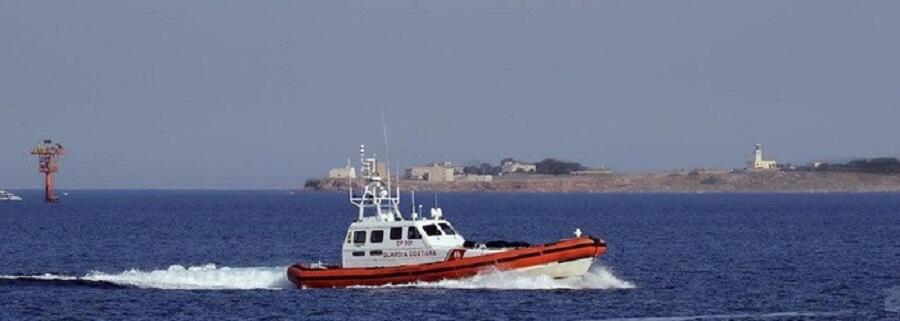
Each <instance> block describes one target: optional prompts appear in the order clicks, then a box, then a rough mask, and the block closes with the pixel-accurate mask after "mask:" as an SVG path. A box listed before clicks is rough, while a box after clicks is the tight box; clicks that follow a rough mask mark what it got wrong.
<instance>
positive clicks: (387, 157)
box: [376, 109, 391, 191]
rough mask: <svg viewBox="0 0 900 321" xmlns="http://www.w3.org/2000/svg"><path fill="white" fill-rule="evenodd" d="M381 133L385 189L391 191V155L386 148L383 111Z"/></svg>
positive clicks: (386, 140)
mask: <svg viewBox="0 0 900 321" xmlns="http://www.w3.org/2000/svg"><path fill="white" fill-rule="evenodd" d="M381 132H382V133H383V134H384V163H385V164H386V165H387V166H385V167H386V168H385V170H387V171H388V172H387V173H385V174H386V175H387V189H388V191H390V190H391V173H390V172H391V156H390V155H391V154H390V152H389V150H390V148H389V147H388V136H387V123H386V121H385V116H384V109H382V110H381ZM376 166H377V164H376Z"/></svg>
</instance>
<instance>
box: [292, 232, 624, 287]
mask: <svg viewBox="0 0 900 321" xmlns="http://www.w3.org/2000/svg"><path fill="white" fill-rule="evenodd" d="M604 253H606V243H605V242H603V241H602V240H600V239H596V238H591V237H586V236H585V237H578V238H573V239H565V240H560V241H558V242H555V243H549V244H541V245H535V246H530V247H526V248H521V249H515V250H509V251H503V252H499V253H492V254H486V255H481V256H475V257H464V258H454V257H453V255H451V256H450V257H449V258H448V259H447V260H445V261H441V262H434V263H426V264H416V265H403V266H392V267H373V268H341V267H327V268H312V267H308V266H305V265H303V264H300V263H297V264H294V265H293V266H291V267H290V268H288V271H287V276H288V279H290V280H291V282H292V283H294V284H295V285H296V286H297V287H304V288H339V287H348V286H359V285H365V286H375V285H384V284H403V283H414V282H419V281H423V282H433V281H440V280H444V279H459V278H466V277H471V276H474V275H476V274H478V273H480V272H483V271H487V270H491V269H496V270H500V271H508V270H517V269H523V268H528V267H537V266H542V265H546V264H552V263H555V262H558V263H563V262H569V261H574V260H579V259H585V258H594V257H599V256H601V255H603V254H604Z"/></svg>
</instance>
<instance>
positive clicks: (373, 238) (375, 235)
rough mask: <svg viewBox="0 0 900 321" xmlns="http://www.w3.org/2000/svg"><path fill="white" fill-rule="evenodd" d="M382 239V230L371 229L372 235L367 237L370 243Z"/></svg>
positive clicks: (378, 241)
mask: <svg viewBox="0 0 900 321" xmlns="http://www.w3.org/2000/svg"><path fill="white" fill-rule="evenodd" d="M383 240H384V231H382V230H376V231H372V236H371V237H370V238H369V242H370V243H381V241H383Z"/></svg>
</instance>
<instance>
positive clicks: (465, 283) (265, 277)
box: [0, 264, 635, 290]
mask: <svg viewBox="0 0 900 321" xmlns="http://www.w3.org/2000/svg"><path fill="white" fill-rule="evenodd" d="M286 272H287V267H286V266H284V267H218V266H216V265H215V264H207V265H201V266H190V267H184V266H181V265H171V266H169V267H168V268H166V269H159V270H140V269H131V270H128V271H124V272H120V273H105V272H99V271H92V272H89V273H87V274H86V275H84V276H81V277H76V276H67V275H56V274H40V275H29V276H22V275H18V276H0V279H8V280H16V279H18V280H30V281H76V282H98V283H100V282H102V283H107V284H115V285H121V286H128V287H137V288H145V289H165V290H260V289H264V290H278V289H286V288H292V287H293V285H292V284H291V283H290V281H288V279H287V274H286ZM399 287H412V288H444V289H498V290H553V289H573V290H577V289H631V288H634V287H635V286H634V284H633V283H631V282H628V281H625V280H622V279H619V278H618V277H616V276H615V275H613V273H612V271H610V270H609V269H608V268H606V267H604V266H595V267H593V268H592V269H591V270H590V271H589V272H588V273H587V274H585V275H584V276H582V277H575V278H568V279H553V278H551V277H548V276H544V275H531V274H527V273H524V272H516V271H505V272H501V271H491V272H486V273H483V274H479V275H476V276H474V277H471V278H467V279H459V280H443V281H437V282H417V283H411V284H397V285H384V286H375V287H355V288H399Z"/></svg>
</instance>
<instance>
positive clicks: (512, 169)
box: [500, 160, 537, 174]
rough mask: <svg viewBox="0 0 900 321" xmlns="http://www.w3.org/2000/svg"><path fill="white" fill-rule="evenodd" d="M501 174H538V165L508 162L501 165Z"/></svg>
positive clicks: (516, 161)
mask: <svg viewBox="0 0 900 321" xmlns="http://www.w3.org/2000/svg"><path fill="white" fill-rule="evenodd" d="M500 172H502V173H503V174H512V173H535V172H537V165H535V164H533V163H526V162H522V161H518V160H507V161H504V162H503V164H500Z"/></svg>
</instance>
